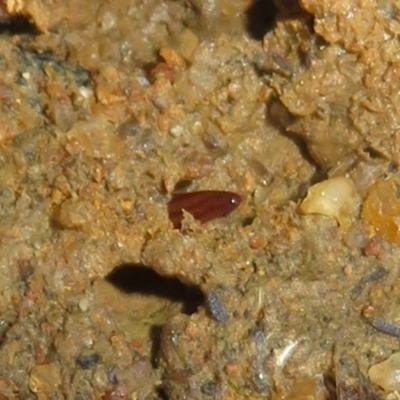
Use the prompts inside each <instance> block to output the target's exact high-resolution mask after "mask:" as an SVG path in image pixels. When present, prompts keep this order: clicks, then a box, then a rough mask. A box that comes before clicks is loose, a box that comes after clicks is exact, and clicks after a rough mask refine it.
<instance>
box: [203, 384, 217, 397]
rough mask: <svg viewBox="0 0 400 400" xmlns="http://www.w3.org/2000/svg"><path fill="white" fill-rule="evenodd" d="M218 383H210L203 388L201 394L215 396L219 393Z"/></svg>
mask: <svg viewBox="0 0 400 400" xmlns="http://www.w3.org/2000/svg"><path fill="white" fill-rule="evenodd" d="M217 387H218V386H217V383H216V382H214V381H209V382H206V383H204V384H203V385H202V386H201V392H202V393H203V394H204V395H206V396H214V394H215V392H216V391H217Z"/></svg>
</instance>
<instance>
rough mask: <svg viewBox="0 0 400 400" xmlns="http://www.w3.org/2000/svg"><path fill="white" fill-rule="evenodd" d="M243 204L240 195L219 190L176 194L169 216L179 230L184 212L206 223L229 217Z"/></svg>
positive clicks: (170, 203)
mask: <svg viewBox="0 0 400 400" xmlns="http://www.w3.org/2000/svg"><path fill="white" fill-rule="evenodd" d="M241 202H242V199H241V197H240V196H239V195H238V194H236V193H233V192H225V191H219V190H205V191H199V192H191V193H176V194H174V195H173V196H172V199H171V200H170V202H169V203H168V214H169V219H170V220H171V222H172V223H173V225H174V228H178V229H179V228H180V227H181V224H182V219H183V210H185V211H187V212H188V213H190V214H192V215H193V217H194V218H195V219H197V220H198V221H200V222H201V223H204V222H208V221H211V220H213V219H215V218H221V217H224V216H225V215H228V214H229V213H230V212H232V211H233V210H235V209H236V208H237V207H238V206H239V204H240V203H241Z"/></svg>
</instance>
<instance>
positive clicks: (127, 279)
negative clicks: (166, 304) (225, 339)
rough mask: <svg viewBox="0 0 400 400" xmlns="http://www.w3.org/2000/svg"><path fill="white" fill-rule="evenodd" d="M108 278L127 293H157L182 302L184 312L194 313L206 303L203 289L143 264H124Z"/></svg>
mask: <svg viewBox="0 0 400 400" xmlns="http://www.w3.org/2000/svg"><path fill="white" fill-rule="evenodd" d="M107 280H108V281H109V282H110V283H112V284H113V285H115V286H116V287H118V288H119V289H120V290H122V291H124V292H125V293H140V294H149V295H156V296H159V297H162V298H165V299H169V300H171V301H174V302H180V303H182V305H183V307H182V312H184V313H185V314H188V315H190V314H193V313H194V312H196V310H197V308H198V307H199V306H200V305H201V304H203V303H204V296H203V293H202V292H201V290H200V289H199V288H197V287H195V286H188V285H185V284H183V283H182V282H181V281H179V280H178V279H177V278H165V277H162V276H160V275H158V274H157V273H155V272H154V271H153V270H151V269H149V268H148V267H146V266H144V265H142V264H123V265H120V266H118V267H117V268H115V269H114V270H113V271H112V272H111V273H110V274H109V275H108V276H107Z"/></svg>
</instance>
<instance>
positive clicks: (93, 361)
mask: <svg viewBox="0 0 400 400" xmlns="http://www.w3.org/2000/svg"><path fill="white" fill-rule="evenodd" d="M100 360H101V357H100V356H99V355H98V354H97V353H93V354H89V355H81V356H79V357H78V358H77V359H76V363H77V364H78V365H79V366H80V367H81V368H82V369H91V368H93V367H95V366H96V365H97V364H98V363H99V362H100Z"/></svg>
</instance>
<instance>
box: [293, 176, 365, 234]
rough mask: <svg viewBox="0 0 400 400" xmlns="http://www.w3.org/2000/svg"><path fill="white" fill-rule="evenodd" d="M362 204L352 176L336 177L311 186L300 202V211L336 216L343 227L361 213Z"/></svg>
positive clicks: (347, 225)
mask: <svg viewBox="0 0 400 400" xmlns="http://www.w3.org/2000/svg"><path fill="white" fill-rule="evenodd" d="M360 204H361V198H360V195H359V194H358V192H357V188H356V186H355V185H354V182H353V181H352V180H351V179H350V178H346V177H336V178H331V179H327V180H325V181H322V182H319V183H317V184H315V185H314V186H311V187H310V188H309V189H308V193H307V197H306V198H305V199H304V200H303V202H302V203H301V204H300V211H301V212H302V213H303V214H322V215H327V216H330V217H334V218H336V220H337V222H338V223H339V224H340V225H341V226H342V227H344V228H348V227H349V226H350V225H351V224H352V223H353V222H354V220H355V218H356V216H357V214H358V213H359V208H360Z"/></svg>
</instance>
